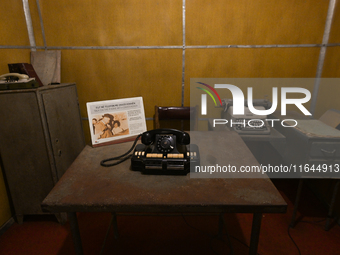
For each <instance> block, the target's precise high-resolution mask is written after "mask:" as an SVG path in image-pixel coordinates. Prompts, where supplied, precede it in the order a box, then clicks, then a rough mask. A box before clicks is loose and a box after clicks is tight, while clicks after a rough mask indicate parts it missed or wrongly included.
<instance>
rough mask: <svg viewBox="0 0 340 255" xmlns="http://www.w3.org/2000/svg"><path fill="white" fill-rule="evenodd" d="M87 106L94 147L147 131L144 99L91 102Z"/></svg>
mask: <svg viewBox="0 0 340 255" xmlns="http://www.w3.org/2000/svg"><path fill="white" fill-rule="evenodd" d="M86 106H87V114H88V118H89V125H90V132H91V141H92V145H93V146H96V145H101V144H103V143H111V142H113V141H115V140H119V139H124V138H128V137H134V136H137V135H139V134H140V133H143V132H145V131H146V122H145V112H144V105H143V98H142V97H133V98H123V99H115V100H107V101H98V102H89V103H87V104H86Z"/></svg>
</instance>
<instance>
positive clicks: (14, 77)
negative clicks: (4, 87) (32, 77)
mask: <svg viewBox="0 0 340 255" xmlns="http://www.w3.org/2000/svg"><path fill="white" fill-rule="evenodd" d="M28 78H29V77H28V75H27V74H20V73H6V74H3V75H1V76H0V81H6V82H10V81H17V82H22V81H27V80H28Z"/></svg>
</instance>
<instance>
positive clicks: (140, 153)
mask: <svg viewBox="0 0 340 255" xmlns="http://www.w3.org/2000/svg"><path fill="white" fill-rule="evenodd" d="M141 142H142V144H138V145H137V146H136V148H135V150H134V152H133V154H132V158H131V167H132V170H137V171H141V172H143V173H146V174H173V175H186V174H187V173H188V172H190V166H191V167H194V166H195V165H199V159H200V158H199V149H198V146H197V145H195V144H190V136H189V134H188V133H187V132H182V131H179V130H176V129H154V130H150V131H147V132H144V133H143V134H142V137H141Z"/></svg>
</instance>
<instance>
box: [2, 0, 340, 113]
mask: <svg viewBox="0 0 340 255" xmlns="http://www.w3.org/2000/svg"><path fill="white" fill-rule="evenodd" d="M22 2H23V9H24V13H25V19H26V25H27V31H28V36H29V41H30V46H13V45H0V49H31V51H36V50H37V49H38V50H122V49H141V50H142V49H182V81H181V85H182V100H181V102H182V103H181V105H182V106H184V86H185V82H184V81H185V50H186V49H218V48H220V49H224V48H225V49H228V48H240V49H244V48H247V49H250V48H255V49H258V48H320V53H319V60H318V64H317V70H316V75H315V83H314V89H313V93H312V99H311V106H310V111H311V113H312V114H314V112H315V108H316V102H317V97H318V91H319V87H320V80H321V77H322V71H323V65H324V61H325V56H326V51H327V48H328V47H339V46H340V43H328V39H329V35H330V31H331V26H332V21H333V16H334V10H335V5H336V2H337V0H330V1H329V6H328V12H327V18H326V21H325V29H324V34H323V39H322V43H321V44H270V45H195V46H187V45H186V42H185V34H186V27H185V11H186V1H185V0H182V33H183V36H182V46H171V45H169V46H143V45H142V46H47V43H46V36H45V30H44V24H43V19H42V15H41V9H40V4H39V0H36V4H37V8H38V13H39V18H40V26H41V33H42V37H43V42H44V46H36V43H35V38H34V32H33V25H32V20H31V15H30V9H29V4H28V0H22Z"/></svg>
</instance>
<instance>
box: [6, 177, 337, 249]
mask: <svg viewBox="0 0 340 255" xmlns="http://www.w3.org/2000/svg"><path fill="white" fill-rule="evenodd" d="M273 182H274V184H275V185H276V187H277V188H278V190H279V191H280V192H281V194H282V196H283V197H284V198H285V200H286V202H287V203H288V210H287V213H285V214H264V215H263V220H262V227H261V235H260V242H259V248H258V254H261V255H281V254H282V255H283V254H284V255H286V254H293V255H294V254H296V255H298V254H299V250H300V252H301V254H303V255H307V254H308V255H314V254H315V255H319V254H340V242H339V241H340V226H339V225H337V224H333V225H332V228H331V229H330V230H329V231H325V230H324V224H325V217H326V213H327V211H326V208H324V206H323V205H322V204H321V203H320V202H319V201H318V200H317V198H316V197H315V196H314V194H313V193H312V192H311V191H310V189H309V188H308V187H304V189H303V194H302V199H301V205H300V208H299V213H298V219H299V221H298V222H297V225H296V226H295V227H294V228H293V229H290V230H289V233H290V235H291V237H292V239H293V240H294V242H295V243H296V245H297V246H298V248H297V247H296V246H295V245H294V243H293V241H292V239H291V238H290V237H289V234H288V226H289V223H290V220H291V216H292V211H293V203H292V202H293V201H294V196H295V192H296V188H297V180H274V181H273ZM110 217H111V215H110V214H109V213H79V215H78V219H79V227H80V231H81V237H82V241H83V248H84V254H85V255H86V254H88V255H90V254H99V253H100V250H101V247H102V244H103V240H104V237H105V233H106V230H107V227H108V224H109V221H110ZM225 221H226V225H227V229H228V233H229V235H230V242H231V244H232V247H233V248H232V249H231V248H230V245H229V243H228V238H227V235H226V233H225V232H224V236H223V240H220V239H218V238H216V234H217V231H218V217H217V216H181V215H179V216H171V217H170V216H159V217H155V216H118V230H119V238H118V239H115V238H114V236H113V231H112V229H111V231H110V235H109V237H108V240H107V242H106V245H105V247H104V252H103V254H148V255H153V254H162V255H167V254H176V255H177V254H186V255H188V254H207V255H209V254H236V255H238V254H241V255H242V254H248V244H249V239H250V230H251V223H252V215H251V214H226V215H225ZM298 249H299V250H298ZM0 254H1V255H10V254H16V255H17V254H24V255H30V254H32V255H33V254H34V255H36V254H41V255H42V254H48V255H54V254H59V255H68V254H75V253H74V248H73V243H72V239H71V235H70V230H69V225H68V223H66V224H65V225H60V224H59V223H57V222H56V220H55V218H54V216H34V217H32V216H31V217H26V218H25V221H24V223H23V224H21V225H19V224H16V223H15V224H13V225H12V226H11V227H10V228H9V229H8V230H7V231H6V232H5V233H4V234H3V235H2V236H0Z"/></svg>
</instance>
